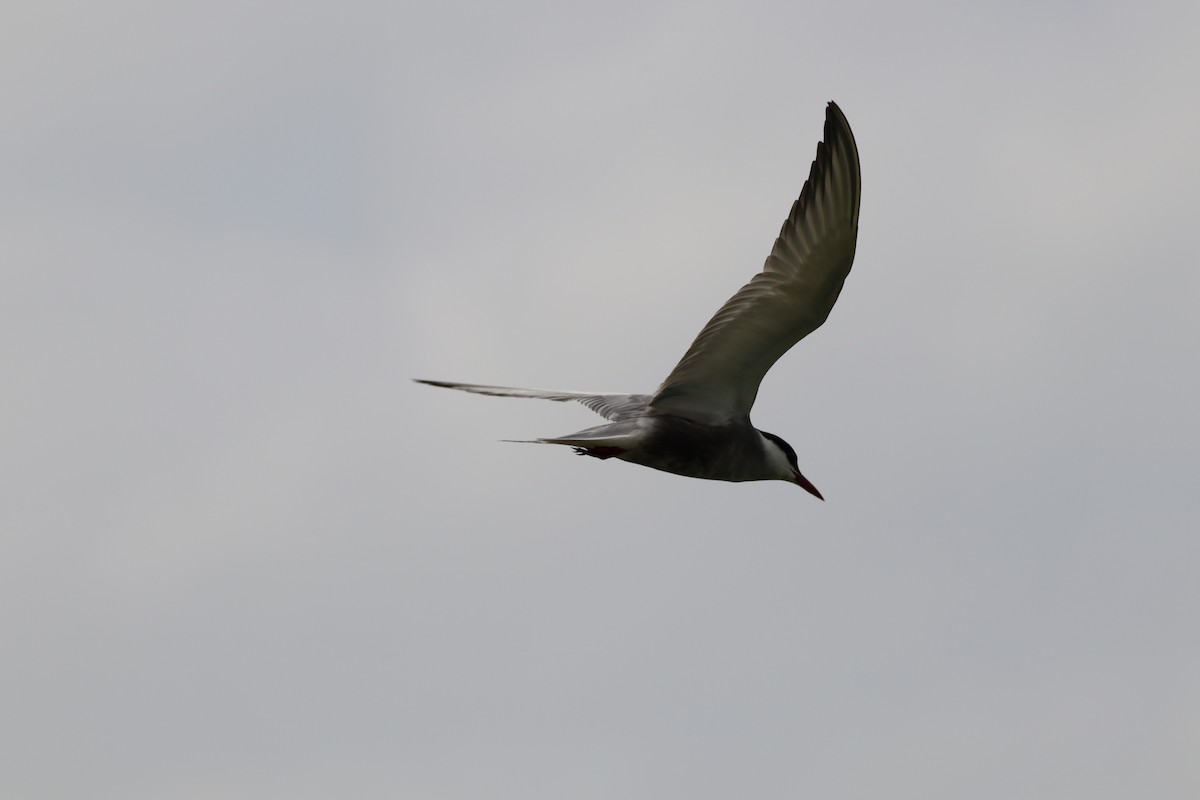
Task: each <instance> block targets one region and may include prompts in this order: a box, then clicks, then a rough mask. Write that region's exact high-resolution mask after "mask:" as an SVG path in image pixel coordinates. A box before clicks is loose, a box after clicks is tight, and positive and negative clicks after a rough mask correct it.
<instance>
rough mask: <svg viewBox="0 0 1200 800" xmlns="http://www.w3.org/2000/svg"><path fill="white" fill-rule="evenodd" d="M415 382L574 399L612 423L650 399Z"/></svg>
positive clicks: (637, 412)
mask: <svg viewBox="0 0 1200 800" xmlns="http://www.w3.org/2000/svg"><path fill="white" fill-rule="evenodd" d="M414 380H416V382H417V383H424V384H428V385H429V386H441V387H443V388H445V389H458V390H459V391H462V392H472V393H474V394H487V395H492V396H494V397H532V398H537V399H540V400H555V401H557V402H560V403H561V402H566V401H567V400H575V401H576V402H579V403H582V404H583V405H585V406H587V407H588V408H590V409H591V410H592V411H595V412H596V413H597V414H599V415H600V416H602V417H604V418H605V419H610V420H612V421H613V422H621V421H622V420H626V419H632V418H633V417H637V416H639V415H641V413H642V412H643V411H645V409H646V404H647V402H649V400H650V396H649V395H644V394H603V393H598V392H558V391H550V390H547V389H516V388H513V387H511V386H482V385H480V384H477V383H451V382H449V381H425V380H421V379H420V378H414Z"/></svg>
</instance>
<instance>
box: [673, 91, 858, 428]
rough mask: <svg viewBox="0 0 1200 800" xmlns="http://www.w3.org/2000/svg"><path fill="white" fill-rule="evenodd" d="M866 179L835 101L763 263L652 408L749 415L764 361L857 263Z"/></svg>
mask: <svg viewBox="0 0 1200 800" xmlns="http://www.w3.org/2000/svg"><path fill="white" fill-rule="evenodd" d="M861 183H862V179H861V176H860V174H859V162H858V148H857V146H856V145H855V142H854V134H853V133H851V131H850V125H849V123H847V122H846V118H845V116H843V114H842V112H841V109H839V108H838V107H837V104H835V103H832V102H831V103H830V104H829V106H828V107H827V109H826V116H825V136H824V141H823V142H821V143H819V144H818V145H817V155H816V158H815V160H814V161H813V163H812V168H811V170H810V171H809V175H808V180H807V181H805V183H804V188H803V189H802V190H801V192H800V197H799V199H797V200H796V202H795V204H794V205H793V206H792V211H791V214H790V215H789V216H788V218H787V221H786V222H785V223H784V224H783V228H782V229H781V230H780V232H779V238H778V239H776V240H775V247H774V248H773V249H772V250H771V255H770V256H768V257H767V262H766V266H765V267H764V268H763V271H762V272H761V273H759V274H758V275H755V276H754V278H753V279H752V280H751V281H750V283H748V284H746V285H745V286H743V287H742V288H741V289H740V290H738V292H737V294H735V295H734V296H733V297H731V298H730V299H729V300H728V301H727V302H726V303H725V305H723V306H722V307H721V309H720V310H719V311H717V313H716V315H715V316H713V318H712V319H711V320H709V322H708V324H707V325H705V326H704V329H703V330H702V331H700V335H699V336H697V337H696V339H695V341H694V342H692V345H691V347H689V348H688V351H687V353H685V354H684V356H683V358H682V359H681V360H680V362H679V363H678V364H677V365H676V366H675V369H674V370H672V371H671V374H670V375H668V376H667V379H666V380H665V381H663V383H662V385H661V386H660V387H659V388H658V390H657V392H656V393H655V395H654V396H653V398H652V399H651V400H650V410H651V412H652V413H653V412H657V413H662V414H672V415H676V416H682V417H686V418H689V419H694V420H697V421H703V422H710V423H711V422H718V421H722V420H730V419H737V418H742V417H745V416H747V415H748V414H749V413H750V409H751V407H752V406H753V405H754V399H755V397H756V396H757V395H758V387H759V384H760V383H761V382H762V379H763V376H764V375H766V373H767V370H769V369H770V368H771V366H772V365H773V364H774V363H775V362H776V361H777V360H778V359H779V357H780V356H782V355H783V354H784V353H786V352H787V351H788V350H789V349H790V348H791V347H792V345H794V344H795V343H796V342H798V341H800V340H801V339H803V338H804V337H805V336H807V335H808V334H810V333H812V332H813V331H814V330H816V329H817V328H818V327H820V326H821V324H822V323H823V322H824V321H825V319H826V318H827V317H828V316H829V312H830V311H831V310H832V309H833V304H834V302H836V300H837V297H838V293H839V292H841V290H842V284H843V283H844V282H845V280H846V276H847V275H848V274H849V272H850V265H851V264H852V263H853V262H854V248H855V242H856V239H857V237H858V209H859V196H860V194H861V188H862V186H861Z"/></svg>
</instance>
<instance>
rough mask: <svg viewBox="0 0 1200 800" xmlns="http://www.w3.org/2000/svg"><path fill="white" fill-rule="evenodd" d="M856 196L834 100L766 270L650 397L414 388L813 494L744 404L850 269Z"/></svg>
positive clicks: (660, 457)
mask: <svg viewBox="0 0 1200 800" xmlns="http://www.w3.org/2000/svg"><path fill="white" fill-rule="evenodd" d="M860 194H861V177H860V170H859V163H858V150H857V147H856V145H855V142H854V135H853V134H852V133H851V132H850V126H849V124H848V123H847V122H846V118H845V116H843V115H842V112H841V110H840V109H839V108H838V107H837V105H836V104H834V103H830V104H829V106H828V108H827V111H826V119H825V138H824V141H823V142H822V143H820V144H818V145H817V156H816V159H815V160H814V161H813V165H812V169H811V170H810V172H809V178H808V180H807V181H806V182H805V184H804V188H803V189H802V190H801V192H800V197H799V199H798V200H796V202H795V204H794V205H793V206H792V212H791V214H790V215H789V216H788V219H787V221H786V222H785V223H784V225H783V229H782V230H781V231H780V233H779V238H778V239H776V241H775V246H774V248H773V249H772V251H771V255H770V256H768V258H767V263H766V266H765V267H764V269H763V271H762V272H761V273H759V274H758V275H755V276H754V278H753V279H752V280H751V281H750V283H748V284H746V285H745V286H743V287H742V288H741V289H740V290H739V291H738V292H737V293H736V294H735V295H734V296H733V297H732V298H730V299H729V301H728V302H726V303H725V305H724V306H722V307H721V309H720V310H719V311H717V313H716V315H715V316H714V317H713V318H712V319H711V320H710V321H709V323H708V324H707V325H706V326H705V327H704V329H703V330H702V331H701V332H700V335H699V336H697V337H696V340H695V341H694V342H693V343H692V346H691V347H690V348H688V351H687V353H685V354H684V356H683V358H682V359H681V360H680V362H679V364H677V365H676V366H675V369H673V370H672V371H671V374H670V375H668V376H667V378H666V380H664V381H663V383H662V385H661V386H659V387H658V389H657V390H656V391H655V392H654V393H653V394H649V395H645V394H608V393H594V392H559V391H543V390H540V389H515V388H509V387H503V386H482V385H478V384H465V383H450V382H445V381H419V382H420V383H426V384H430V385H432V386H442V387H445V388H450V389H459V390H462V391H467V392H474V393H477V394H488V395H497V396H503V397H535V398H542V399H546V400H558V401H566V400H575V401H577V402H580V403H582V404H583V405H585V406H587V407H588V408H590V409H592V410H593V411H595V412H596V413H598V414H600V415H601V416H603V417H605V418H606V419H608V420H609V423H608V424H606V425H598V426H596V427H593V428H587V429H585V430H582V431H578V432H577V433H573V434H570V435H567V436H560V437H554V438H545V439H537V440H536V441H538V442H542V443H546V444H562V445H568V446H570V447H574V448H575V449H576V451H577V452H579V453H581V454H584V455H590V456H595V457H597V458H618V459H621V460H623V461H629V462H632V463H634V464H641V465H643V466H647V467H652V468H654V469H658V470H663V471H665V472H672V473H675V474H678V475H685V476H688V477H692V478H705V479H710V480H723V481H754V480H786V481H790V482H792V483H796V484H798V485H800V486H802V487H804V488H805V489H807V490H808V491H809V492H811V493H812V494H814V495H816V496H817V497H821V494H820V493H819V492H818V491H817V489H816V487H814V486H813V485H812V483H810V482H809V481H808V479H806V478H805V477H804V476H803V475H802V474H800V470H799V468H798V467H797V463H796V453H795V451H794V450H793V449H792V448H791V446H790V445H788V444H787V442H785V441H783V439H781V438H780V437H778V436H775V435H774V434H770V433H766V432H765V431H760V430H758V429H756V428H755V427H754V426H753V425H751V423H750V408H751V407H752V406H753V405H754V400H755V397H756V395H757V393H758V387H759V384H760V383H761V381H762V378H763V376H764V375H765V374H766V372H767V370H769V369H770V368H771V366H772V365H773V364H774V363H775V362H776V361H777V360H778V359H779V357H780V356H782V355H783V354H784V353H785V352H787V351H788V349H790V348H791V347H792V345H794V344H795V343H796V342H798V341H799V340H800V339H802V338H804V337H805V336H807V335H808V334H809V333H811V332H812V331H813V330H815V329H816V328H818V327H819V326H820V325H821V324H822V323H823V322H824V321H825V319H826V318H827V317H828V316H829V312H830V311H831V310H832V308H833V304H834V302H835V301H836V300H837V297H838V294H839V293H840V292H841V289H842V284H843V282H844V281H845V279H846V276H847V274H849V272H850V265H851V264H852V263H853V261H854V249H855V243H856V239H857V235H858V209H859V196H860Z"/></svg>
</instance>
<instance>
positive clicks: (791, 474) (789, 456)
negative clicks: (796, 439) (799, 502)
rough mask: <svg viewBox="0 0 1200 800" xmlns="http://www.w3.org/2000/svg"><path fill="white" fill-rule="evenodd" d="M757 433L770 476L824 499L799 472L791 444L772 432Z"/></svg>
mask: <svg viewBox="0 0 1200 800" xmlns="http://www.w3.org/2000/svg"><path fill="white" fill-rule="evenodd" d="M759 433H760V434H761V435H762V437H763V449H764V450H765V451H766V454H767V465H768V468H769V469H770V470H771V478H772V479H775V480H781V481H788V482H790V483H794V484H796V485H797V486H800V487H802V488H803V489H804V490H805V491H806V492H808V493H809V494H811V495H813V496H815V497H816V498H817V499H818V500H824V499H825V498H824V497H822V496H821V493H820V492H818V491H817V487H815V486H813V485H812V482H811V481H809V479H808V478H806V477H804V476H803V475H801V474H800V467H799V466H797V465H796V451H795V450H793V449H792V446H791V445H790V444H788V443H787V442H785V441H784V440H783V439H782V438H781V437H779V436H776V435H775V434H773V433H767V432H766V431H759Z"/></svg>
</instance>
